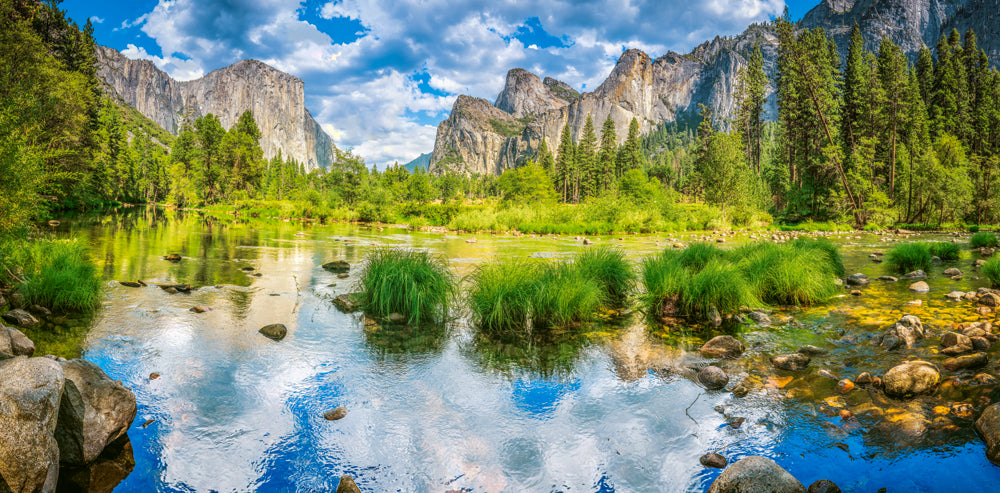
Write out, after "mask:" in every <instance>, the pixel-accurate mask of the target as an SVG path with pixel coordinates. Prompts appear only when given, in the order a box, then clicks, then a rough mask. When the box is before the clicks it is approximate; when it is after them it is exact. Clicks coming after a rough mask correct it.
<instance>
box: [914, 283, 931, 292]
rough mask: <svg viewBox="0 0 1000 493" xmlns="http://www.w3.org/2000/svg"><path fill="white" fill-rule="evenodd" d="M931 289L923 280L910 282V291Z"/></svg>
mask: <svg viewBox="0 0 1000 493" xmlns="http://www.w3.org/2000/svg"><path fill="white" fill-rule="evenodd" d="M930 290H931V287H930V286H929V285H928V284H927V283H926V282H924V281H917V282H915V283H913V284H910V291H916V292H918V293H926V292H928V291H930Z"/></svg>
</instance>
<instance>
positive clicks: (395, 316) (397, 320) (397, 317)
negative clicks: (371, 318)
mask: <svg viewBox="0 0 1000 493" xmlns="http://www.w3.org/2000/svg"><path fill="white" fill-rule="evenodd" d="M386 319H387V320H389V322H390V323H394V324H401V323H403V322H406V317H405V316H404V315H403V314H401V313H390V314H389V316H388V317H386Z"/></svg>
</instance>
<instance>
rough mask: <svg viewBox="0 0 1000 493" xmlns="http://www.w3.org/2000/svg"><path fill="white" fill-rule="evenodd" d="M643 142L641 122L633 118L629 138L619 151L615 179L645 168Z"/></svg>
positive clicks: (629, 128) (629, 126) (629, 127)
mask: <svg viewBox="0 0 1000 493" xmlns="http://www.w3.org/2000/svg"><path fill="white" fill-rule="evenodd" d="M644 167H645V165H644V160H643V155H642V141H641V140H640V138H639V120H638V119H636V117H634V116H633V117H632V121H631V122H630V123H629V125H628V138H626V139H625V143H624V144H622V146H621V147H620V148H619V149H618V155H617V156H616V157H615V177H616V178H621V177H622V176H624V175H625V173H626V172H628V171H630V170H633V169H642V168H644Z"/></svg>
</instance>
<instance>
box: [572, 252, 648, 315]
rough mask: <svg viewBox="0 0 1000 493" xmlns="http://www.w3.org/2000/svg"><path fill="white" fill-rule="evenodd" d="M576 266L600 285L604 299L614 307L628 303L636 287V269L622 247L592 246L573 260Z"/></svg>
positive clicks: (586, 276)
mask: <svg viewBox="0 0 1000 493" xmlns="http://www.w3.org/2000/svg"><path fill="white" fill-rule="evenodd" d="M573 265H574V267H575V268H576V269H577V270H579V271H580V273H581V274H582V275H583V276H584V277H585V278H587V279H591V280H593V281H595V282H597V284H598V285H599V286H600V288H601V290H602V298H603V300H604V301H605V302H606V303H607V304H609V305H611V306H614V307H619V308H620V307H623V306H625V305H626V304H627V303H628V298H629V295H631V294H632V291H633V290H634V289H635V271H634V270H633V269H632V264H630V263H629V261H628V260H627V259H626V258H625V252H624V251H623V250H621V249H614V248H609V247H590V248H587V249H585V250H583V251H582V252H581V253H580V254H579V255H577V256H576V258H575V259H574V260H573Z"/></svg>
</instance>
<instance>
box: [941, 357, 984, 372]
mask: <svg viewBox="0 0 1000 493" xmlns="http://www.w3.org/2000/svg"><path fill="white" fill-rule="evenodd" d="M989 360H990V359H989V357H988V356H986V353H973V354H965V355H962V356H958V357H955V358H948V359H946V360H944V363H942V364H941V366H944V368H945V369H946V370H949V371H957V370H965V369H968V368H982V367H984V366H986V363H988V362H989Z"/></svg>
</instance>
